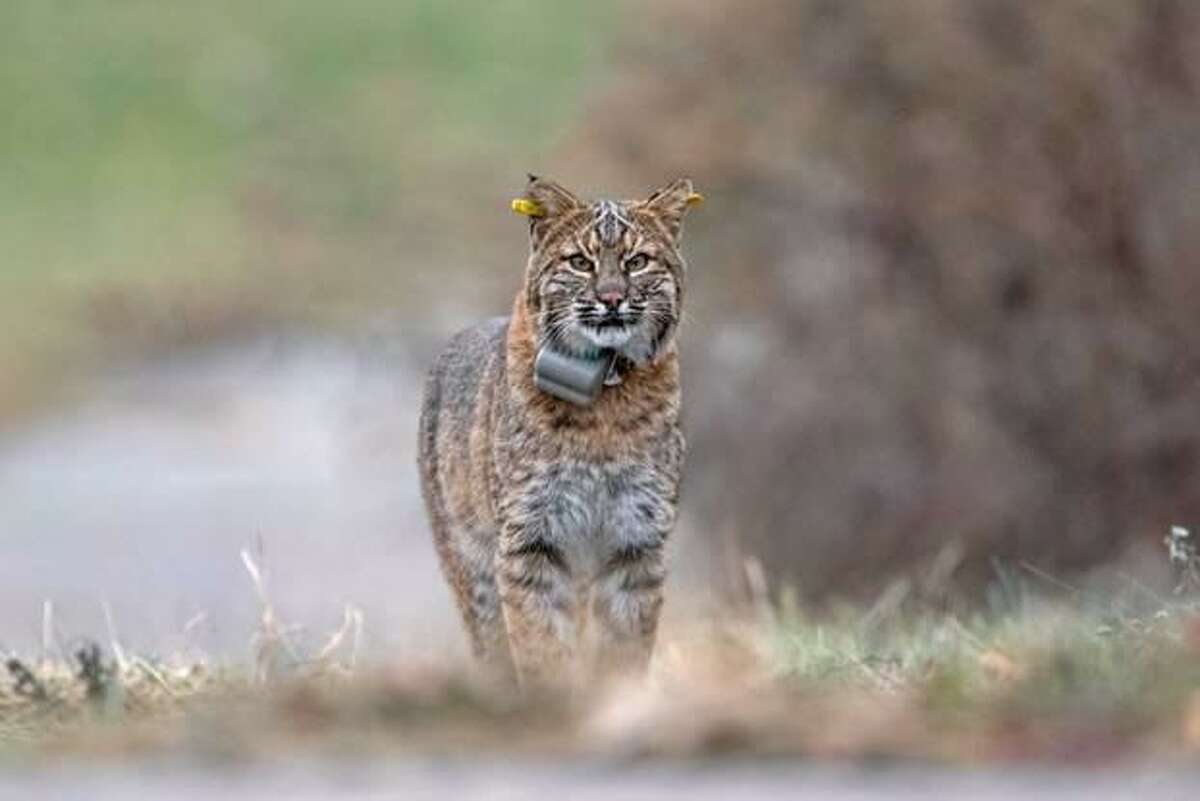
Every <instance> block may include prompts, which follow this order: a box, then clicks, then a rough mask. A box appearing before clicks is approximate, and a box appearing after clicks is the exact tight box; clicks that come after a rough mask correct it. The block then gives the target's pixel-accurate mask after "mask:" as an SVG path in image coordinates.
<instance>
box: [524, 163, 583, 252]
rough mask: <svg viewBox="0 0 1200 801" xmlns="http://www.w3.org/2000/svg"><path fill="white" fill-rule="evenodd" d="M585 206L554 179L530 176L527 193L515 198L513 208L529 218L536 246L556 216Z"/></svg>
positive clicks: (526, 188) (530, 229)
mask: <svg viewBox="0 0 1200 801" xmlns="http://www.w3.org/2000/svg"><path fill="white" fill-rule="evenodd" d="M580 208H583V202H582V201H580V200H579V198H577V197H575V195H573V194H571V193H570V192H569V191H568V190H567V189H565V188H563V187H562V186H561V185H559V184H557V183H555V182H554V181H550V180H547V179H545V178H539V177H538V176H536V175H530V176H529V185H528V186H526V187H525V193H524V194H523V195H522V196H521V197H519V198H516V199H514V200H513V202H512V210H513V211H515V212H516V213H517V214H523V215H525V216H526V217H528V218H529V233H530V236H531V237H532V238H533V242H534V245H535V246H536V245H537V244H538V242H539V241H540V240H541V238H542V236H543V235H544V234H545V232H546V231H547V230H548V229H549V228H550V225H551V223H552V221H553V219H554V218H555V217H558V216H559V215H561V214H564V213H566V212H570V211H574V210H576V209H580Z"/></svg>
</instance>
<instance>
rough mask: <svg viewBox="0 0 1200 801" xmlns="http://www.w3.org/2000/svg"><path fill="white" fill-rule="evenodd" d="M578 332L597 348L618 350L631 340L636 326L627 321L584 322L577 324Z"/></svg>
mask: <svg viewBox="0 0 1200 801" xmlns="http://www.w3.org/2000/svg"><path fill="white" fill-rule="evenodd" d="M579 332H580V334H582V336H583V337H584V339H586V340H588V341H589V342H591V343H592V344H593V345H595V346H596V347H598V348H604V349H607V350H620V349H621V348H623V347H625V346H626V345H628V344H629V343H630V342H631V341H632V340H633V338H634V337H635V336H636V334H637V328H636V327H634V326H632V325H629V324H627V323H616V324H613V323H609V324H607V325H587V324H584V325H580V326H579Z"/></svg>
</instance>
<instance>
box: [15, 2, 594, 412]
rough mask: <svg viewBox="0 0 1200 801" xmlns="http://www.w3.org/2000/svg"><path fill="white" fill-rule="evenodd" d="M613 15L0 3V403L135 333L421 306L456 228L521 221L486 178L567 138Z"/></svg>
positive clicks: (523, 5) (514, 175)
mask: <svg viewBox="0 0 1200 801" xmlns="http://www.w3.org/2000/svg"><path fill="white" fill-rule="evenodd" d="M614 16H615V11H614V12H612V13H611V14H610V13H609V12H604V11H598V10H594V9H590V8H589V7H585V6H581V5H577V4H550V5H547V4H544V3H535V2H531V1H527V0H520V1H519V2H512V3H505V4H503V5H502V6H501V5H499V4H495V3H488V2H483V1H482V0H472V1H470V2H464V3H456V4H453V6H450V5H446V4H442V3H435V2H432V0H416V1H414V2H405V3H390V2H383V0H347V2H345V3H340V4H338V5H337V7H336V9H335V8H334V7H332V6H330V5H329V4H327V3H322V2H319V1H318V0H292V1H290V2H286V3H285V2H280V1H279V0H269V1H268V2H263V3H251V4H247V3H237V2H233V0H217V1H216V2H212V3H151V2H144V1H135V2H127V3H119V4H116V5H114V4H112V3H108V2H103V1H102V0H83V2H76V3H70V4H64V3H61V2H43V0H11V2H6V3H4V4H3V7H2V8H0V106H2V107H3V108H4V109H5V110H6V114H5V118H4V122H3V123H0V241H3V242H4V243H5V246H4V248H3V252H0V333H3V336H0V414H2V413H3V412H4V411H5V409H11V408H13V407H16V406H20V405H22V404H24V403H28V402H30V401H32V400H35V399H36V398H37V396H38V392H39V390H40V388H42V387H43V386H44V385H46V384H47V383H48V382H51V381H52V380H53V379H54V378H55V376H57V375H58V374H60V373H61V372H63V370H64V369H67V367H69V365H71V364H75V365H78V364H81V363H85V362H87V361H88V360H90V359H93V358H95V357H96V356H97V355H98V353H103V352H104V350H105V349H106V348H107V349H117V350H120V349H121V348H122V347H124V346H125V345H127V344H129V341H132V342H133V344H135V345H142V344H144V343H146V342H150V343H153V344H155V345H158V346H161V345H170V344H172V342H173V341H175V340H178V339H187V338H189V337H204V336H213V335H219V334H221V333H228V332H229V330H231V329H233V328H235V327H236V326H238V325H251V324H255V323H256V322H258V321H260V320H262V319H266V320H268V321H270V320H273V319H277V318H281V317H282V318H286V319H295V318H297V317H299V318H302V319H310V318H312V317H317V318H323V319H324V318H337V317H339V316H341V317H352V316H356V315H360V314H366V313H369V311H370V310H371V309H378V308H381V307H386V306H388V305H390V304H393V303H394V304H397V305H398V306H399V307H400V308H402V309H403V308H409V309H420V308H422V306H421V303H422V302H423V301H424V298H421V299H420V300H416V301H414V300H413V299H414V297H417V296H419V295H420V291H419V290H420V289H421V288H420V287H419V286H416V284H415V282H416V281H417V280H418V279H419V276H420V274H421V271H422V270H424V269H427V268H428V267H429V265H430V264H433V265H438V264H441V263H446V262H449V261H451V260H453V259H455V258H457V257H459V256H461V255H462V254H461V253H460V251H459V250H458V249H457V248H460V247H461V246H460V244H459V241H460V239H461V237H457V236H455V237H451V236H449V235H448V234H451V233H456V231H455V228H456V226H457V225H459V224H461V223H462V221H463V219H464V216H465V217H467V218H469V217H470V216H471V215H472V214H475V215H482V214H483V213H484V212H485V210H494V211H495V212H496V214H495V216H496V217H497V219H499V220H502V221H503V222H511V221H510V220H508V219H507V215H503V214H501V213H500V212H502V211H503V200H504V197H505V196H504V193H503V190H502V189H501V188H500V187H502V186H509V187H511V186H515V185H519V182H520V180H521V179H522V176H523V175H524V171H525V169H527V168H530V167H531V166H532V165H533V164H535V163H536V159H537V157H538V154H540V153H541V152H543V151H544V150H545V149H546V148H547V147H548V146H549V145H550V144H552V143H553V142H554V140H555V138H556V137H557V136H558V135H559V134H560V133H561V132H562V131H563V130H565V129H566V128H567V126H568V125H569V123H570V120H571V119H572V117H573V114H574V110H575V108H576V107H577V105H578V104H579V103H580V102H581V100H580V98H581V94H582V91H583V89H584V87H585V85H586V82H587V79H588V76H590V75H591V74H592V72H593V70H594V68H595V66H596V64H597V63H598V62H599V59H600V56H601V53H602V50H603V47H604V42H605V41H606V40H607V38H606V37H607V32H608V31H610V30H611V28H612V23H611V20H612V19H613V17H614ZM476 187H477V192H478V193H479V195H480V197H479V198H478V205H477V206H476V207H470V208H466V209H464V204H465V203H469V200H470V198H471V196H472V189H473V188H476Z"/></svg>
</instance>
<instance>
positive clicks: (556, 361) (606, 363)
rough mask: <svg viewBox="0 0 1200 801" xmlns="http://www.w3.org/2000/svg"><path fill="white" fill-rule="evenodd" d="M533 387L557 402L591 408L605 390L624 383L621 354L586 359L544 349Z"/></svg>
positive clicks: (535, 366)
mask: <svg viewBox="0 0 1200 801" xmlns="http://www.w3.org/2000/svg"><path fill="white" fill-rule="evenodd" d="M533 383H534V385H535V386H537V388H538V389H540V390H541V391H542V392H545V393H547V394H550V395H553V396H554V397H556V398H561V399H562V400H565V401H568V402H570V403H574V404H575V405H577V406H591V405H592V404H593V403H595V401H596V398H598V397H600V391H601V390H602V389H603V388H604V387H605V386H610V387H611V386H614V385H616V384H619V383H621V373H620V370H619V368H618V367H617V353H616V351H612V350H603V351H601V352H600V355H599V356H595V357H593V358H584V357H581V356H574V355H571V354H566V353H563V352H562V351H560V350H556V349H554V348H552V347H550V346H549V345H544V346H542V349H541V350H539V351H538V355H537V358H536V359H534V362H533Z"/></svg>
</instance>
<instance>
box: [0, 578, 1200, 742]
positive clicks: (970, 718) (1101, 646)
mask: <svg viewBox="0 0 1200 801" xmlns="http://www.w3.org/2000/svg"><path fill="white" fill-rule="evenodd" d="M247 566H248V568H250V571H251V575H252V576H254V575H256V570H255V569H254V566H253V563H252V562H250V561H249V560H248V561H247ZM1135 595H1141V596H1142V597H1141V598H1134V596H1135ZM1017 598H1018V600H1017V601H1016V602H1014V605H1012V606H1010V607H1008V608H1005V609H1001V610H992V611H990V612H986V613H985V612H980V613H978V614H974V615H971V616H966V617H964V616H962V615H957V614H950V613H947V612H935V611H932V610H930V609H925V610H924V611H917V612H914V611H912V610H907V611H905V610H900V609H886V608H881V607H879V606H878V605H877V606H876V608H874V609H871V610H845V611H844V612H841V613H834V614H831V615H828V616H825V617H823V618H821V619H820V620H816V619H809V618H807V617H806V616H805V615H804V614H802V613H801V612H799V611H798V610H797V609H795V608H794V606H793V605H791V604H789V603H788V602H787V600H786V598H784V599H781V600H779V601H777V602H771V603H767V602H765V601H761V600H760V602H759V603H757V604H755V605H753V608H747V609H745V610H742V611H741V612H740V613H737V614H734V613H730V615H729V616H728V617H726V618H725V619H722V620H707V621H698V622H696V623H694V624H692V625H691V626H688V627H684V628H676V630H674V631H671V632H667V633H666V635H665V636H664V638H663V641H662V643H661V646H660V649H659V652H658V656H657V659H656V664H655V668H654V671H653V676H652V679H651V681H650V682H648V683H646V684H637V685H634V684H625V685H613V686H608V687H594V688H590V689H589V691H588V692H587V693H583V694H580V695H577V696H576V697H573V698H566V697H532V698H518V697H514V696H513V695H511V694H508V693H504V692H499V691H497V690H495V688H489V687H487V686H486V685H484V684H481V683H479V682H478V681H475V680H473V679H472V678H471V677H470V676H469V675H468V674H467V673H466V672H464V671H462V670H459V669H456V668H454V667H453V666H445V665H390V666H389V665H361V664H358V663H357V659H356V655H355V652H356V647H355V645H354V643H355V642H356V641H357V633H358V630H359V627H360V626H361V622H362V621H361V618H360V617H357V616H356V613H355V612H354V611H353V610H348V611H347V615H346V620H345V623H344V625H343V626H342V628H341V629H340V630H339V631H337V632H334V633H333V634H332V635H331V636H330V638H329V639H328V641H327V642H326V643H325V645H324V646H323V647H321V648H319V649H318V650H317V651H316V652H314V653H311V654H300V653H297V652H296V650H295V648H294V647H293V646H292V645H291V644H290V643H289V641H288V637H287V635H286V631H287V627H286V626H283V625H282V624H281V623H280V622H279V621H278V620H277V619H276V618H275V615H274V612H273V611H272V609H271V605H270V603H269V599H267V598H266V597H265V594H264V597H263V620H262V627H261V629H260V631H259V633H258V635H257V636H256V640H255V650H254V657H253V658H252V659H251V660H250V661H249V663H248V664H246V665H227V664H217V663H213V662H210V661H206V660H197V659H191V660H149V659H144V658H139V657H133V656H130V655H128V654H125V653H124V652H123V651H122V650H121V648H120V646H119V644H118V643H112V644H111V645H110V648H109V651H110V653H109V655H108V656H105V655H103V654H102V652H101V651H100V649H99V648H98V647H97V646H94V645H90V644H84V645H81V646H79V647H78V648H77V649H76V651H75V653H73V654H67V655H59V656H57V657H55V658H47V659H42V660H24V659H21V658H18V657H15V656H13V657H10V658H9V659H8V661H7V663H6V666H5V668H6V675H4V676H3V677H2V678H0V743H2V744H3V745H2V747H0V758H3V755H8V756H11V757H13V758H21V759H29V758H31V757H32V758H37V757H39V756H60V755H62V754H74V755H91V756H122V757H124V756H130V755H139V754H161V753H164V752H168V753H174V754H184V755H193V756H202V757H219V758H222V759H226V758H237V759H244V758H254V757H257V756H264V755H278V754H281V753H295V752H300V753H322V754H326V755H337V754H341V753H354V754H357V755H377V756H384V755H387V754H394V753H397V752H400V753H418V754H439V755H460V756H468V757H478V756H479V755H481V754H492V755H502V754H556V755H584V756H602V757H615V758H646V757H664V756H669V757H689V758H690V757H714V756H767V757H806V758H822V759H823V758H838V759H851V760H857V759H880V758H886V759H919V760H934V761H938V762H945V763H949V764H977V763H982V762H993V761H1011V760H1038V761H1044V762H1069V763H1084V764H1093V763H1096V764H1099V763H1108V762H1110V761H1111V760H1114V759H1128V760H1140V759H1177V758H1184V757H1187V756H1189V755H1194V754H1195V753H1196V752H1197V751H1198V750H1200V604H1197V603H1196V602H1195V601H1192V600H1188V599H1185V598H1172V599H1155V598H1153V597H1149V596H1147V595H1146V593H1145V591H1144V590H1143V589H1142V588H1137V587H1134V588H1132V592H1131V595H1130V597H1129V598H1108V599H1105V600H1103V601H1101V600H1099V599H1095V598H1089V597H1086V596H1083V595H1071V596H1068V597H1057V598H1055V599H1047V598H1045V597H1042V596H1039V595H1037V594H1035V593H1033V592H1031V591H1022V593H1021V594H1020V595H1019V596H1017Z"/></svg>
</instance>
